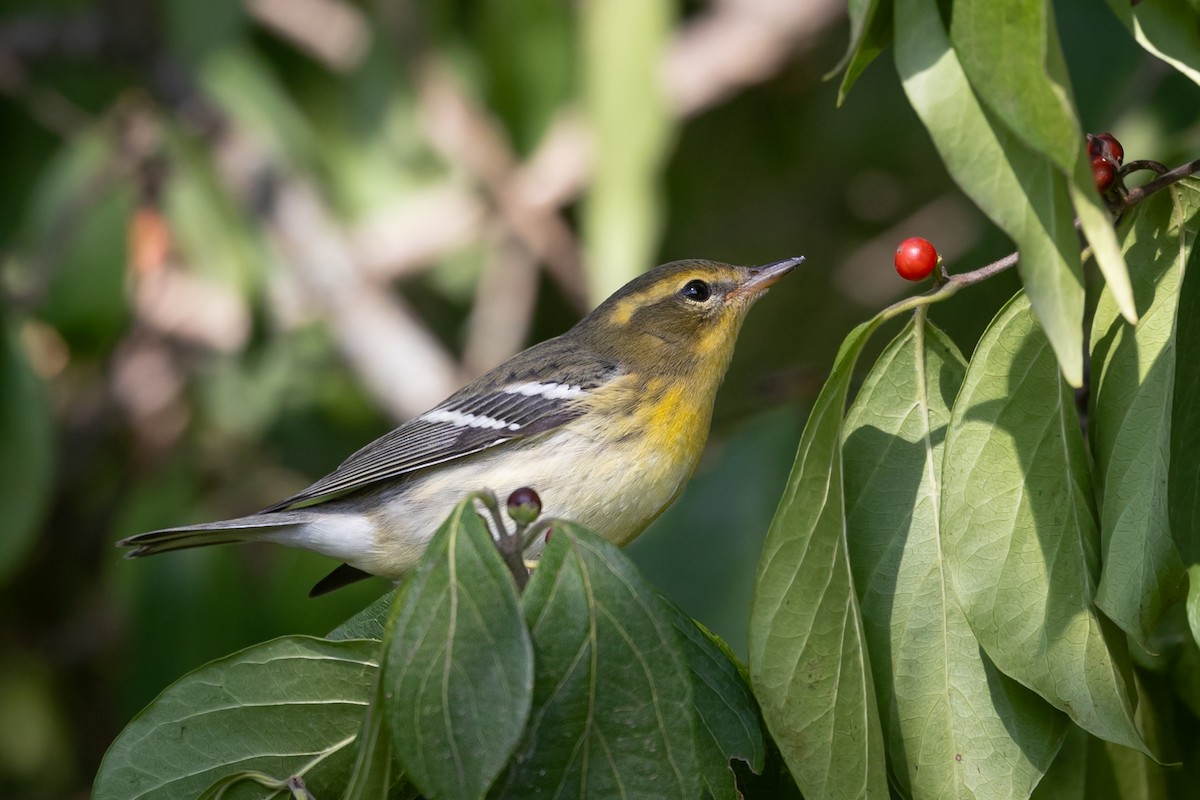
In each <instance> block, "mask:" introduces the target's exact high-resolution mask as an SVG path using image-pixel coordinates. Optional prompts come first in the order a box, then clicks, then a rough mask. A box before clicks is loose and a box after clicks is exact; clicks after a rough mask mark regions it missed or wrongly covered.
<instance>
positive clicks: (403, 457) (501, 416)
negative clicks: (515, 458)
mask: <svg viewBox="0 0 1200 800" xmlns="http://www.w3.org/2000/svg"><path fill="white" fill-rule="evenodd" d="M616 374H618V372H617V370H616V369H615V367H609V368H607V369H605V370H602V371H599V372H596V371H593V372H592V375H591V376H589V379H587V380H582V379H580V380H578V382H576V383H570V382H567V380H566V378H564V379H563V380H562V382H548V381H542V382H538V381H528V380H520V379H519V378H517V376H514V378H515V379H514V380H513V381H511V382H507V383H504V384H501V386H500V387H498V388H496V389H493V390H489V391H486V392H482V393H478V392H472V391H471V387H467V389H464V390H462V391H460V392H459V393H457V394H455V395H452V396H451V397H449V398H448V399H447V400H446V401H444V402H443V403H441V404H440V405H438V406H437V407H435V408H433V409H431V410H429V411H427V412H425V413H424V414H422V415H421V416H419V417H415V418H413V419H411V420H409V421H408V422H406V423H404V424H403V425H401V426H400V427H399V428H396V430H394V431H392V432H391V433H389V434H387V435H385V436H383V437H381V438H379V439H376V440H375V441H374V442H372V443H371V444H369V445H367V446H366V447H364V448H363V449H361V450H359V451H358V452H357V453H355V454H354V455H352V456H350V457H349V458H347V459H346V460H345V461H344V462H342V464H341V466H339V467H338V468H337V469H335V470H334V471H333V472H331V473H329V474H328V475H326V476H325V477H324V478H321V479H320V480H319V481H317V482H316V483H314V484H313V485H312V486H309V487H308V488H307V489H305V490H303V491H302V492H299V493H298V494H295V495H293V496H291V497H289V498H287V499H286V500H283V501H280V502H279V503H276V504H275V505H273V506H271V507H270V508H266V509H263V511H262V512H261V513H269V512H273V511H280V510H282V509H286V508H295V507H297V506H302V505H312V504H313V503H315V502H321V501H324V500H330V499H332V498H334V497H337V496H341V495H344V494H346V493H348V492H352V491H354V490H356V489H361V488H363V487H365V486H368V485H370V484H373V483H377V482H379V481H383V480H387V479H389V478H397V477H400V476H402V475H405V474H408V473H411V472H415V471H416V470H420V469H425V468H426V467H432V466H435V465H437V464H444V463H446V462H447V461H453V460H455V459H459V458H463V457H464V456H469V455H472V454H474V453H478V452H480V451H482V450H487V449H489V448H492V447H496V446H498V445H501V444H504V443H506V442H511V441H513V440H516V439H522V438H525V437H528V436H533V435H535V434H539V433H544V432H545V431H548V430H551V429H553V428H557V427H559V426H560V425H563V424H564V423H566V422H569V421H570V420H573V419H575V418H577V417H579V416H581V415H582V414H583V413H584V410H585V405H584V403H583V402H581V401H582V400H583V399H584V398H585V397H586V396H587V394H588V392H589V391H590V390H592V389H594V388H596V387H597V386H599V385H600V384H602V383H605V382H606V381H607V380H611V379H612V378H613V377H615V375H616Z"/></svg>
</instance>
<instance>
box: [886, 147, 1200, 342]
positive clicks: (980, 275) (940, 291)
mask: <svg viewBox="0 0 1200 800" xmlns="http://www.w3.org/2000/svg"><path fill="white" fill-rule="evenodd" d="M1197 172H1200V158H1198V159H1196V160H1195V161H1189V162H1188V163H1186V164H1184V165H1182V166H1179V167H1176V168H1175V169H1173V170H1170V171H1168V172H1164V173H1163V174H1162V175H1161V176H1159V177H1158V178H1155V179H1154V180H1152V181H1150V182H1149V183H1147V184H1146V185H1145V186H1139V187H1137V188H1136V189H1130V190H1129V194H1127V195H1126V196H1125V197H1124V199H1123V200H1122V202H1121V205H1120V208H1119V209H1118V210H1119V211H1121V212H1124V211H1127V210H1129V209H1131V208H1133V207H1134V206H1136V205H1137V204H1138V203H1140V202H1142V201H1143V200H1145V199H1146V198H1147V197H1149V196H1150V195H1152V194H1154V193H1155V192H1158V191H1161V190H1162V189H1165V188H1166V187H1168V186H1170V185H1171V184H1174V183H1178V182H1179V181H1181V180H1183V179H1184V178H1187V177H1189V176H1191V175H1194V174H1196V173H1197ZM1075 226H1076V228H1078V227H1079V220H1076V221H1075ZM1016 264H1017V253H1009V254H1008V255H1006V256H1005V257H1004V258H1001V259H999V260H997V261H993V262H992V263H990V264H987V265H985V266H982V267H980V268H979V269H976V270H971V271H970V272H963V273H959V274H958V275H951V276H950V277H949V278H948V279H947V280H946V281H945V282H943V283H941V284H940V285H938V286H935V287H934V288H933V289H930V290H929V291H928V292H925V293H924V294H918V295H913V296H912V297H906V298H904V299H903V300H901V301H899V302H897V303H893V304H892V305H890V306H888V307H887V308H885V309H884V310H883V311H881V312H879V318H880V319H892V318H893V317H896V316H898V315H900V314H903V313H905V312H906V311H912V310H913V309H917V308H920V307H922V306H927V305H931V304H933V303H940V302H941V301H943V300H946V299H949V298H950V297H953V296H954V295H956V294H958V290H959V289H962V288H963V287H965V286H973V285H975V284H977V283H979V282H980V281H985V280H987V279H988V278H990V277H992V276H993V275H998V274H1000V273H1001V272H1004V271H1005V270H1007V269H1010V268H1012V267H1014V266H1016Z"/></svg>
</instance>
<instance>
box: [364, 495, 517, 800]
mask: <svg viewBox="0 0 1200 800" xmlns="http://www.w3.org/2000/svg"><path fill="white" fill-rule="evenodd" d="M396 603H397V605H398V607H399V611H398V613H397V618H396V622H395V627H394V628H393V630H392V631H391V634H390V635H391V642H390V645H389V647H388V651H387V662H386V664H385V666H384V686H385V691H386V697H387V710H388V722H389V725H390V727H391V733H392V743H393V746H394V747H395V748H396V754H397V755H398V756H399V758H400V763H401V765H402V766H403V768H404V771H405V773H406V774H407V775H408V776H409V777H411V779H412V781H413V783H415V784H416V785H417V786H418V787H419V788H420V789H421V790H422V792H424V793H425V794H429V795H434V796H436V797H445V798H478V797H482V796H483V795H484V793H485V792H486V791H487V789H488V787H489V786H490V785H491V784H492V781H494V780H495V778H496V776H497V775H499V774H500V771H501V770H502V769H503V768H504V765H505V763H507V762H508V758H509V755H510V754H511V753H512V752H513V747H514V746H515V745H516V743H517V741H518V740H519V739H520V737H521V731H522V730H523V729H524V728H525V721H526V720H527V719H528V718H529V704H530V697H531V693H532V690H533V649H532V645H531V643H530V641H529V632H528V630H527V629H526V627H525V622H524V620H523V619H522V616H521V610H520V607H519V605H518V599H517V590H516V584H515V583H514V582H513V579H512V576H511V575H510V573H509V572H508V570H507V569H506V568H505V566H504V561H503V560H502V559H501V557H500V553H499V551H498V550H497V549H496V546H495V544H494V543H493V541H492V535H491V533H490V532H489V531H488V528H487V525H486V524H485V523H484V521H483V518H482V517H480V516H479V514H478V513H477V512H476V510H475V500H474V499H473V498H468V499H466V500H464V501H463V502H461V503H459V504H458V506H456V507H455V509H454V512H453V513H452V514H451V515H450V517H449V518H448V519H447V520H446V522H445V523H443V524H442V526H441V528H439V529H438V532H437V533H436V534H435V535H434V537H433V539H432V541H430V543H429V546H428V548H427V549H426V551H425V554H424V555H423V556H422V558H421V563H420V565H419V566H418V568H417V571H416V572H415V573H414V574H413V576H412V577H411V578H409V579H408V580H407V581H406V582H405V584H404V586H403V587H402V588H401V590H400V594H399V595H398V596H397V599H396Z"/></svg>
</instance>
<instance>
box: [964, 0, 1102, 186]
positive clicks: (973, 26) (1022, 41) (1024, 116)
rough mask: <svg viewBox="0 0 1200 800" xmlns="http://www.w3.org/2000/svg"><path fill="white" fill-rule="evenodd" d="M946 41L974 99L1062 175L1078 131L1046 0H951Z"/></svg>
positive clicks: (1072, 158)
mask: <svg viewBox="0 0 1200 800" xmlns="http://www.w3.org/2000/svg"><path fill="white" fill-rule="evenodd" d="M950 40H951V41H952V42H953V45H954V51H955V53H956V54H957V55H958V58H959V60H960V62H961V64H962V68H963V71H964V72H965V73H966V75H967V77H968V78H969V79H970V81H971V87H972V88H973V89H974V90H975V93H976V95H977V96H978V97H979V99H980V100H982V101H983V103H984V104H985V105H986V106H987V107H988V108H989V109H991V110H992V111H993V112H994V113H995V114H996V115H997V116H998V117H999V118H1000V119H1001V120H1002V121H1003V122H1004V124H1005V125H1006V126H1007V127H1008V128H1009V129H1010V130H1012V131H1014V132H1015V133H1016V134H1017V135H1018V136H1019V137H1021V139H1022V141H1024V142H1025V143H1026V144H1028V145H1029V146H1030V147H1032V148H1033V149H1034V150H1035V151H1037V152H1039V153H1041V154H1043V155H1045V156H1046V157H1048V158H1049V159H1050V160H1051V161H1052V162H1053V163H1054V164H1055V165H1056V166H1057V167H1058V169H1059V170H1060V171H1062V172H1063V173H1064V174H1067V175H1070V174H1071V173H1072V171H1073V170H1074V168H1075V162H1076V161H1077V160H1078V158H1079V155H1080V150H1081V149H1082V144H1083V134H1082V132H1081V131H1080V128H1079V120H1077V119H1076V118H1075V108H1074V103H1073V101H1072V99H1071V85H1070V82H1069V80H1068V78H1067V74H1066V68H1065V66H1064V64H1063V55H1062V48H1061V46H1060V44H1059V41H1058V32H1057V30H1056V29H1055V24H1054V11H1053V8H1052V7H1051V5H1050V3H1049V2H1047V0H1006V2H1003V3H997V2H995V0H956V2H955V3H954V16H953V19H952V21H951V23H950Z"/></svg>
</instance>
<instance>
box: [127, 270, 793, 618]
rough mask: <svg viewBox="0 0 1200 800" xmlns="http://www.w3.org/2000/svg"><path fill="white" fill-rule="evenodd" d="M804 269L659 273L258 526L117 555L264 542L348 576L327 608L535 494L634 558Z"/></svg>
mask: <svg viewBox="0 0 1200 800" xmlns="http://www.w3.org/2000/svg"><path fill="white" fill-rule="evenodd" d="M803 260H804V259H803V258H802V257H801V258H789V259H785V260H783V261H777V262H774V263H771V264H766V265H764V266H760V267H750V268H748V267H735V266H731V265H729V264H722V263H718V262H715V261H696V260H692V261H675V262H672V263H670V264H664V265H662V266H660V267H656V268H654V269H652V270H650V271H649V272H646V273H644V274H642V275H640V276H638V277H637V278H635V279H633V280H632V281H630V282H629V283H628V284H626V285H625V286H624V287H622V288H621V289H620V290H618V291H617V292H616V293H615V294H614V295H612V296H611V297H609V298H608V299H607V300H605V301H604V302H603V303H601V304H600V305H599V306H597V307H596V309H595V310H594V311H592V312H591V313H590V314H588V315H587V316H585V317H584V318H583V319H582V320H580V322H579V323H577V324H576V325H575V326H574V327H573V328H571V329H570V330H568V331H567V332H566V333H564V334H562V335H561V336H557V337H555V338H553V339H549V340H547V341H545V342H542V343H540V344H537V345H534V346H533V347H531V348H529V349H528V350H525V351H524V352H522V353H519V354H517V355H516V356H513V357H512V358H511V359H509V360H508V361H506V362H504V363H503V364H501V365H500V366H498V367H496V368H495V369H493V370H492V371H491V372H488V373H487V374H486V375H483V376H482V377H480V378H478V379H477V380H475V381H474V382H472V383H470V384H469V385H467V386H466V387H464V388H462V389H460V390H459V391H457V392H455V393H454V394H452V395H451V396H450V397H448V398H447V399H446V400H445V401H443V402H442V403H440V404H439V405H437V406H436V407H434V408H433V409H431V410H429V411H427V412H425V413H424V414H422V415H420V416H419V417H415V418H413V419H411V420H409V421H408V422H405V423H404V424H402V425H401V426H400V427H398V428H396V429H395V430H393V431H392V432H391V433H388V434H386V435H385V436H383V437H381V438H379V439H377V440H376V441H374V442H372V443H370V444H368V445H367V446H366V447H364V448H362V449H361V450H359V451H358V452H356V453H354V454H353V455H351V456H350V457H349V458H347V459H346V460H345V461H344V462H343V463H342V465H341V466H339V467H338V468H337V469H335V470H334V471H333V472H331V473H329V474H328V475H326V476H325V477H324V478H321V479H320V480H318V481H317V482H316V483H314V484H312V485H311V486H309V487H308V488H307V489H304V490H303V491H301V492H299V493H298V494H295V495H292V496H291V497H289V498H287V499H285V500H281V501H280V502H278V503H275V504H274V505H272V506H270V507H268V508H265V509H263V510H262V511H260V512H258V513H256V514H251V515H250V516H245V517H238V518H236V519H228V520H221V521H219V522H207V523H202V524H199V525H187V526H184V527H179V528H168V529H165V530H157V531H150V532H148V533H140V534H137V535H135V536H130V537H129V538H127V539H123V540H121V541H120V542H118V544H119V545H121V546H124V547H130V548H133V549H132V550H130V551H129V553H128V554H127V556H128V557H130V558H135V557H138V556H148V555H153V554H155V553H164V552H167V551H170V550H179V549H182V548H187V547H199V546H204V545H212V544H225V543H231V542H246V541H266V542H275V543H277V544H282V545H288V546H291V547H301V548H305V549H308V550H314V551H316V552H318V553H322V554H324V555H326V556H330V557H332V558H336V559H340V560H341V561H343V562H345V563H344V564H343V565H342V566H341V567H339V568H338V569H335V570H334V571H333V572H332V573H331V574H330V575H329V576H327V577H326V578H325V579H324V580H322V581H321V582H320V583H318V584H317V586H316V587H314V589H313V592H312V594H314V595H315V594H320V593H323V592H324V591H329V590H332V589H335V588H338V587H339V586H342V585H345V584H347V583H350V582H352V581H353V580H356V579H358V578H361V577H366V576H367V575H380V576H384V577H387V578H392V579H396V578H399V577H401V576H403V575H404V574H405V573H407V572H409V571H410V570H412V569H413V568H414V567H415V566H416V564H417V562H418V560H419V559H420V557H421V554H422V552H423V551H424V550H425V547H426V545H427V544H428V542H429V540H430V539H431V538H432V536H433V534H434V532H435V531H436V530H437V528H438V526H439V525H440V524H441V522H442V521H443V520H444V519H445V518H446V517H447V516H448V515H449V513H450V511H451V509H452V508H453V507H454V505H455V504H456V503H457V502H459V501H460V500H461V499H462V498H463V497H465V496H466V495H467V494H468V493H469V492H472V491H476V490H483V489H488V490H493V491H495V492H497V494H498V496H499V497H500V498H501V499H503V498H505V497H507V496H508V494H509V493H510V492H512V491H513V490H514V489H517V488H519V487H522V486H529V487H532V488H533V489H535V490H536V491H537V492H538V494H539V495H540V496H541V499H542V504H543V513H544V514H546V515H548V516H553V517H559V518H563V519H569V520H572V521H574V522H577V523H580V524H582V525H584V526H586V527H587V528H589V529H591V530H592V531H594V532H596V533H597V534H599V535H600V536H603V537H604V538H605V539H607V540H608V541H610V542H613V543H614V544H616V545H618V546H621V545H624V544H626V543H627V542H629V541H631V540H632V539H633V538H634V537H636V536H637V535H638V534H639V533H641V532H642V531H643V530H644V529H645V528H646V526H648V525H649V524H650V523H651V522H652V521H653V520H654V519H655V518H656V517H657V516H658V515H659V514H661V513H662V511H663V510H664V509H666V508H667V506H669V505H670V504H671V502H672V501H673V500H674V499H675V498H676V497H677V496H678V495H679V493H680V492H681V491H682V489H683V487H684V484H685V483H686V482H687V480H688V479H689V478H690V477H691V475H692V473H693V472H694V471H695V469H696V465H697V463H698V462H699V460H700V455H701V453H702V451H703V450H704V445H705V442H706V440H707V439H708V431H709V424H710V422H711V419H712V409H713V400H714V398H715V396H716V393H717V388H718V387H719V386H720V384H721V381H722V380H723V379H724V377H725V372H726V370H727V368H728V366H729V361H730V358H731V357H732V355H733V347H734V342H735V341H736V339H737V335H738V331H739V330H740V329H741V326H742V321H743V320H744V319H745V317H746V312H747V311H748V310H749V309H750V306H751V305H752V304H753V302H754V301H755V300H756V299H757V298H759V297H761V296H762V294H763V293H764V292H765V291H766V289H767V287H768V286H770V285H771V284H773V283H775V282H776V281H777V280H779V279H780V278H781V277H783V276H784V275H786V274H787V273H788V272H791V271H792V269H794V268H795V267H796V266H797V265H798V264H800V263H801V262H802V261H803ZM542 546H544V542H537V543H534V544H533V545H532V549H531V550H530V551H529V552H527V554H526V555H527V557H530V558H536V557H537V555H538V552H540V549H541V547H542Z"/></svg>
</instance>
